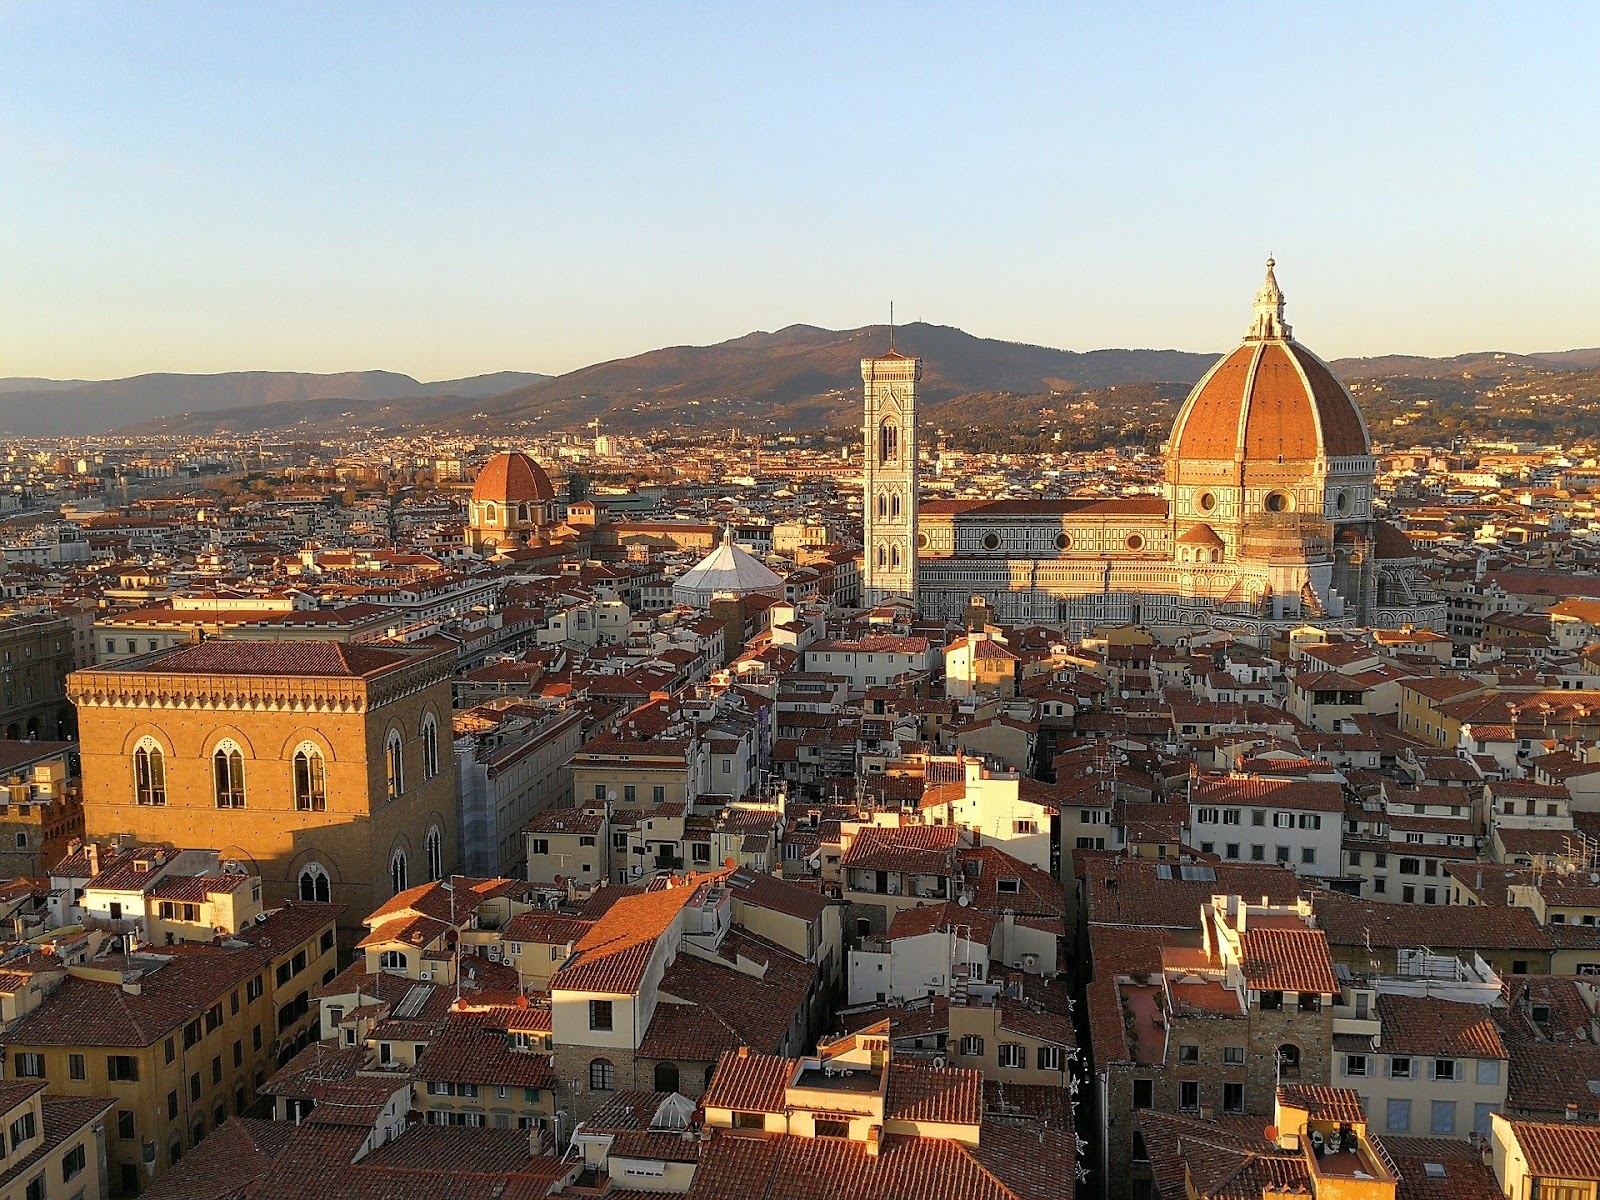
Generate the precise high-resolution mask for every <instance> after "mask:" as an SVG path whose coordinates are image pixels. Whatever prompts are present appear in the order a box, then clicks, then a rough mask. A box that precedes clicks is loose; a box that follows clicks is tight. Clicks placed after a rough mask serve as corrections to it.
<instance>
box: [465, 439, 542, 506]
mask: <svg viewBox="0 0 1600 1200" xmlns="http://www.w3.org/2000/svg"><path fill="white" fill-rule="evenodd" d="M472 498H473V500H475V501H482V500H488V501H490V502H492V503H495V504H521V503H523V502H525V501H530V500H538V501H543V500H554V499H555V498H556V489H555V486H554V485H553V484H552V483H551V482H550V476H548V475H546V474H545V473H544V468H543V467H541V466H540V465H539V464H538V463H536V462H534V461H533V459H531V458H529V457H528V456H527V455H526V454H520V453H516V452H513V453H510V454H496V455H495V456H494V457H493V458H491V459H490V460H489V461H488V462H486V463H484V464H483V470H481V471H479V472H478V480H477V482H476V483H474V484H473V485H472Z"/></svg>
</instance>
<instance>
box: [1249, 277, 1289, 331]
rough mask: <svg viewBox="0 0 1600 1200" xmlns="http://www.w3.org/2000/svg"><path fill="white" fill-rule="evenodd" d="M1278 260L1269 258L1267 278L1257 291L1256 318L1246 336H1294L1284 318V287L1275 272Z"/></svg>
mask: <svg viewBox="0 0 1600 1200" xmlns="http://www.w3.org/2000/svg"><path fill="white" fill-rule="evenodd" d="M1275 266H1277V262H1276V261H1275V260H1274V259H1272V258H1268V259H1267V278H1266V280H1265V281H1264V282H1263V283H1262V285H1261V290H1260V291H1259V292H1257V293H1256V318H1255V320H1254V321H1253V322H1252V323H1251V325H1250V332H1249V333H1247V334H1246V335H1245V336H1246V337H1250V338H1256V339H1261V338H1283V339H1284V340H1288V339H1289V338H1291V337H1293V336H1294V331H1293V330H1291V329H1290V328H1289V323H1288V322H1287V321H1285V320H1284V319H1283V289H1282V288H1280V287H1279V286H1278V277H1277V276H1276V275H1275V274H1274V273H1273V268H1274V267H1275Z"/></svg>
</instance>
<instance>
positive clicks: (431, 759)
mask: <svg viewBox="0 0 1600 1200" xmlns="http://www.w3.org/2000/svg"><path fill="white" fill-rule="evenodd" d="M438 773H439V722H438V721H436V720H434V717H433V714H432V713H429V714H428V715H427V716H425V717H423V718H422V777H423V778H424V779H432V778H433V777H434V776H435V775H437V774H438Z"/></svg>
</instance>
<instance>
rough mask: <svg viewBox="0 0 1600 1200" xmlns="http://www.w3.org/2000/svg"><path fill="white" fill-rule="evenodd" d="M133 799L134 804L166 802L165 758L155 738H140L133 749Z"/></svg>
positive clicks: (161, 803) (160, 803) (159, 803)
mask: <svg viewBox="0 0 1600 1200" xmlns="http://www.w3.org/2000/svg"><path fill="white" fill-rule="evenodd" d="M133 799H134V803H135V804H149V805H163V804H165V803H166V802H167V756H166V755H165V754H164V753H162V750H161V743H160V742H158V741H156V740H155V738H148V737H147V738H142V739H140V741H139V744H138V746H136V747H135V748H134V751H133Z"/></svg>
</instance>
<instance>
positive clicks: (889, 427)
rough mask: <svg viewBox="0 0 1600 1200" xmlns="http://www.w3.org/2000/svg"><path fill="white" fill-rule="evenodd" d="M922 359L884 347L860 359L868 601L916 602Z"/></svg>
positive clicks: (862, 470)
mask: <svg viewBox="0 0 1600 1200" xmlns="http://www.w3.org/2000/svg"><path fill="white" fill-rule="evenodd" d="M921 378H922V360H921V359H920V358H908V357H906V356H905V355H904V354H901V353H899V352H897V351H896V350H895V348H894V343H893V341H892V340H891V341H890V344H889V352H888V353H887V354H884V355H882V356H880V357H878V358H864V359H862V360H861V379H862V382H863V383H865V384H866V419H865V422H864V426H863V438H862V448H863V454H864V457H863V463H862V468H861V482H862V503H863V505H864V511H863V513H862V521H861V531H862V539H861V540H862V545H863V546H864V547H865V549H864V562H865V566H864V569H863V572H862V575H863V579H862V584H863V586H862V592H863V598H864V602H865V603H866V604H868V605H875V604H882V603H884V602H885V601H890V600H896V599H900V600H905V601H908V602H909V603H910V604H912V605H913V606H915V604H916V602H917V381H918V380H919V379H921Z"/></svg>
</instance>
